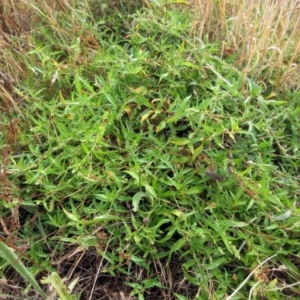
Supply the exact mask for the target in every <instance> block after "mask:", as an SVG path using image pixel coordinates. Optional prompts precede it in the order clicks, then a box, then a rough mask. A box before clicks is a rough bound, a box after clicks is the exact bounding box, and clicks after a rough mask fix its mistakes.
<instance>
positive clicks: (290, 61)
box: [192, 0, 300, 90]
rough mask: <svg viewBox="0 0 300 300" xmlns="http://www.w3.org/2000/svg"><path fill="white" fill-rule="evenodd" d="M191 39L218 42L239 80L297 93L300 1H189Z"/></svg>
mask: <svg viewBox="0 0 300 300" xmlns="http://www.w3.org/2000/svg"><path fill="white" fill-rule="evenodd" d="M192 3H193V8H194V24H193V32H194V35H195V36H196V37H200V38H202V39H204V38H208V39H209V40H210V41H211V42H218V41H219V42H221V43H222V53H221V55H222V56H227V55H228V54H234V55H236V59H235V64H236V66H237V67H239V68H241V69H242V70H243V73H244V76H245V77H246V76H250V77H253V78H255V79H257V80H263V81H266V80H269V81H270V82H271V83H272V84H275V85H276V86H277V87H278V88H288V89H293V90H299V89H300V84H299V63H300V62H299V55H300V39H299V32H300V2H299V1H298V0H291V1H284V0H281V1H274V0H258V1H246V0H239V1H228V0H220V1H218V4H216V3H217V2H216V1H214V0H208V1H202V0H193V1H192Z"/></svg>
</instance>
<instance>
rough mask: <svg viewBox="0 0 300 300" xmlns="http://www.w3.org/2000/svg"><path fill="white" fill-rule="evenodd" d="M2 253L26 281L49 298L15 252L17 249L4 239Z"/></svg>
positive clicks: (1, 247) (0, 248)
mask: <svg viewBox="0 0 300 300" xmlns="http://www.w3.org/2000/svg"><path fill="white" fill-rule="evenodd" d="M0 255H1V256H2V257H3V258H4V259H5V260H6V261H7V262H8V263H9V264H10V265H11V266H12V267H13V268H14V269H15V270H16V271H17V272H18V273H19V274H20V275H21V276H22V277H23V279H24V280H25V281H27V282H28V283H29V284H31V285H32V286H33V287H34V288H35V289H36V291H37V292H38V293H39V294H40V295H41V296H42V297H43V298H44V299H46V298H47V295H46V294H45V293H44V292H43V290H42V289H41V288H40V286H39V284H38V283H37V281H36V280H35V278H34V277H33V276H32V275H31V273H30V272H29V271H28V269H27V268H26V267H25V266H24V265H23V263H22V261H21V260H20V259H19V257H18V256H17V255H16V254H15V250H14V249H12V248H10V247H8V246H7V245H6V244H4V243H3V242H2V241H0Z"/></svg>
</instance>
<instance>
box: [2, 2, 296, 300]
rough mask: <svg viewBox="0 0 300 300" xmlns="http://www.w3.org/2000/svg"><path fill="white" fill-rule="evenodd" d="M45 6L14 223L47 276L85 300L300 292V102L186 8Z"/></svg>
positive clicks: (6, 206) (22, 130)
mask: <svg viewBox="0 0 300 300" xmlns="http://www.w3.org/2000/svg"><path fill="white" fill-rule="evenodd" d="M30 3H31V8H32V10H33V11H35V12H38V13H37V16H38V18H39V21H40V24H42V26H40V27H39V28H38V29H36V30H35V31H32V33H31V35H30V39H31V40H30V41H31V45H30V50H28V51H26V52H24V56H23V60H24V61H23V64H24V65H25V67H24V69H25V70H26V72H27V73H26V75H27V76H26V77H25V76H24V78H23V79H22V80H20V84H19V85H18V87H17V88H16V89H15V92H16V94H17V95H18V97H21V98H22V99H23V102H22V103H20V104H19V107H20V108H21V111H22V113H23V114H24V115H25V116H26V117H25V120H26V122H25V121H24V122H20V124H19V142H18V146H16V147H14V151H13V153H11V155H10V162H9V163H6V164H5V172H6V173H5V174H6V176H7V178H8V179H9V181H10V182H11V185H12V186H14V187H17V193H16V194H14V200H15V201H12V200H11V199H10V201H5V202H4V201H3V208H2V210H1V216H2V217H4V218H7V216H9V215H10V214H11V210H18V212H19V224H20V226H19V227H18V228H17V229H16V230H15V232H14V234H15V235H16V236H18V238H19V239H22V240H26V241H27V243H29V244H30V247H29V249H28V250H27V251H26V253H27V255H28V256H30V258H31V259H32V260H33V261H34V262H36V265H35V266H34V268H35V273H38V271H40V275H37V276H36V278H38V279H41V278H42V277H41V275H44V276H43V277H47V276H49V274H50V273H52V274H55V273H53V272H54V271H56V272H58V273H59V276H60V278H65V279H66V280H67V281H68V284H66V286H69V283H70V282H73V283H74V284H73V285H72V290H73V293H74V294H76V295H77V297H78V298H80V297H82V299H88V297H89V296H91V297H92V296H94V297H96V296H97V297H98V296H99V297H100V296H102V297H103V296H105V295H110V293H116V292H120V291H121V292H122V293H123V294H125V295H127V296H128V297H129V295H131V296H134V297H138V298H139V299H152V298H153V299H226V298H228V299H255V297H256V298H257V299H258V298H259V297H265V298H266V299H287V298H288V297H289V295H294V294H296V293H297V292H298V290H297V288H296V285H295V283H296V282H298V281H299V271H298V267H297V266H298V264H299V261H298V259H297V257H298V255H299V249H298V248H299V247H298V227H299V226H298V221H297V220H298V217H299V209H298V205H297V199H298V197H299V178H298V177H297V176H298V172H299V161H300V160H299V154H298V147H299V146H298V144H299V133H298V130H297V127H298V124H299V118H300V117H299V116H300V114H299V108H298V105H297V97H299V95H298V94H296V93H290V94H289V93H288V92H287V93H286V94H285V95H282V96H280V97H279V96H276V97H275V94H274V93H275V92H276V90H275V89H274V88H273V87H269V88H268V89H265V86H264V85H263V84H260V83H257V82H255V81H254V80H253V79H251V78H249V77H245V74H244V73H243V72H240V71H239V70H238V69H236V68H235V67H233V65H232V64H231V63H229V61H226V60H224V59H222V58H220V57H219V56H218V54H219V53H220V47H219V45H218V44H210V43H209V42H208V40H206V41H205V40H197V41H196V43H195V38H194V37H191V29H192V23H191V15H190V11H189V10H187V9H182V8H181V9H177V7H173V8H172V9H167V8H168V5H166V6H164V5H161V6H158V7H156V6H153V9H152V10H151V9H146V8H145V9H143V10H141V11H138V10H137V8H136V9H135V10H134V12H132V11H131V12H130V13H127V14H125V13H124V11H123V12H122V14H121V13H120V11H111V8H107V7H102V8H101V7H100V8H101V9H102V10H101V12H102V14H100V13H99V10H98V8H99V7H94V6H90V7H89V10H87V6H85V4H86V3H83V4H82V3H79V2H78V3H77V6H74V7H73V6H72V7H73V8H72V10H69V11H68V10H66V9H63V7H64V6H63V4H62V3H60V5H61V6H59V7H54V8H53V7H50V6H49V5H48V4H45V3H44V4H41V3H38V1H37V3H35V2H30ZM146 6H147V5H146ZM70 7H71V6H70ZM123 9H125V7H124V8H123ZM50 11H51V12H52V14H50V13H49V12H50ZM108 12H109V13H108ZM74 15H76V16H77V17H79V16H80V17H81V18H82V19H81V20H80V21H78V20H77V19H76V18H74ZM75 29H76V30H75ZM3 126H5V124H4V123H3ZM2 141H4V140H2ZM3 145H4V143H3V142H2V147H4V146H3ZM6 200H7V199H6ZM17 246H18V245H17ZM20 257H21V256H20ZM6 270H7V268H4V267H3V268H1V272H2V274H3V276H5V274H7V273H6V272H7V271H6ZM45 274H46V275H47V276H45ZM89 276H94V277H93V280H92V284H91V286H88V288H87V282H89V283H90V282H91V280H90V279H89V281H87V280H86V279H85V278H90V277H89ZM48 278H52V277H51V276H50V277H48ZM76 279H77V280H76ZM99 281H101V283H100V282H99ZM46 282H47V283H49V284H51V282H50V281H49V280H45V279H44V280H43V283H46ZM59 282H61V281H60V280H56V281H55V283H59ZM112 282H114V283H112ZM74 285H75V286H74ZM105 285H107V286H108V288H104V287H105ZM96 287H97V289H96ZM55 290H56V291H60V292H61V293H62V294H64V295H67V294H68V293H67V291H66V288H65V287H64V286H63V287H62V288H61V289H60V288H59V284H56V285H55ZM80 292H81V294H80ZM115 296H116V295H115ZM66 297H67V296H66ZM70 297H71V296H70ZM111 297H113V296H112V294H111ZM291 299H292V298H291Z"/></svg>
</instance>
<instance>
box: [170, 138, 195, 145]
mask: <svg viewBox="0 0 300 300" xmlns="http://www.w3.org/2000/svg"><path fill="white" fill-rule="evenodd" d="M170 142H171V143H172V144H175V145H177V146H184V145H187V144H188V143H190V142H191V140H190V139H187V138H174V139H172V140H171V141H170Z"/></svg>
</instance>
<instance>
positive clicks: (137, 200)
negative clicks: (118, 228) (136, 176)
mask: <svg viewBox="0 0 300 300" xmlns="http://www.w3.org/2000/svg"><path fill="white" fill-rule="evenodd" d="M145 196H147V194H146V193H144V192H137V193H136V194H135V195H134V196H133V198H132V206H133V209H132V210H133V211H134V212H137V211H138V209H139V203H140V200H141V199H142V198H143V197H145Z"/></svg>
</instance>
